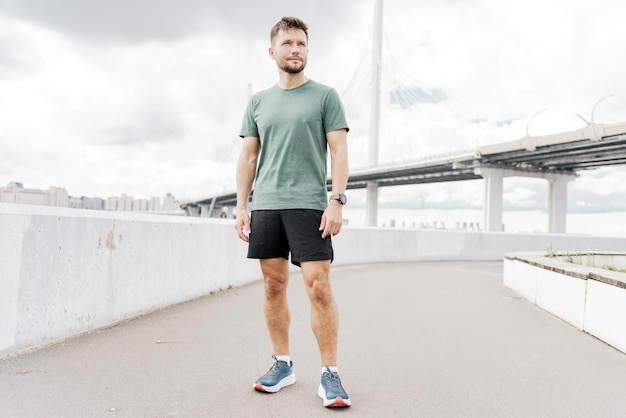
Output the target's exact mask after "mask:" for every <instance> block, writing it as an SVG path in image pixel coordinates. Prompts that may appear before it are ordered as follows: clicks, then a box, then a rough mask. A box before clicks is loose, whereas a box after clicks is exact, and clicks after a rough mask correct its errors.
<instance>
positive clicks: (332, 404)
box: [317, 367, 352, 408]
mask: <svg viewBox="0 0 626 418" xmlns="http://www.w3.org/2000/svg"><path fill="white" fill-rule="evenodd" d="M317 394H318V395H319V396H320V398H322V400H323V401H324V406H325V407H326V408H341V407H346V406H350V405H352V402H350V397H349V396H348V394H347V393H346V391H345V390H343V386H341V379H340V378H339V373H337V372H331V371H330V369H329V368H328V367H326V370H325V371H324V373H322V382H321V383H320V387H319V389H318V390H317Z"/></svg>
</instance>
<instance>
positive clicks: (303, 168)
mask: <svg viewBox="0 0 626 418" xmlns="http://www.w3.org/2000/svg"><path fill="white" fill-rule="evenodd" d="M307 30H308V28H307V25H306V24H305V23H304V22H303V21H301V20H300V19H297V18H294V17H284V18H282V19H281V20H280V21H279V22H278V23H277V24H276V25H274V27H273V28H272V30H271V33H270V41H271V46H270V48H269V55H270V57H271V58H272V59H273V60H274V61H276V66H277V67H278V75H279V80H278V83H277V84H276V85H274V86H273V87H271V88H269V89H267V90H264V91H261V92H259V93H257V94H255V95H254V96H253V97H252V98H251V100H250V102H249V104H248V107H247V109H246V113H245V116H244V119H243V123H242V127H241V132H240V136H241V137H242V138H243V147H242V150H241V155H240V157H239V161H238V163H237V219H236V222H235V229H236V231H237V234H238V236H239V238H240V239H242V240H243V241H245V242H248V243H249V245H248V258H257V259H259V260H260V266H261V272H262V274H263V279H264V282H265V299H264V313H265V319H266V323H267V328H268V331H269V335H270V339H271V342H272V348H273V350H274V355H273V357H274V360H275V362H274V365H273V366H272V367H271V368H270V370H269V371H268V372H267V373H266V374H265V375H263V376H261V377H260V378H259V379H258V380H257V381H256V382H255V384H254V389H256V390H258V391H261V392H270V393H274V392H278V391H279V390H280V389H281V388H283V387H285V386H288V385H291V384H293V383H295V381H296V377H295V374H294V372H293V363H292V361H291V359H290V357H289V324H290V314H289V307H288V303H287V298H286V292H287V285H288V282H289V263H288V257H289V254H291V262H292V263H293V264H295V265H297V266H299V267H300V268H301V271H302V276H303V278H304V284H305V288H306V291H307V294H308V296H309V300H310V301H311V327H312V329H313V333H314V334H315V337H316V339H317V343H318V346H319V349H320V354H321V360H322V377H321V382H320V386H319V388H318V395H319V396H320V397H321V398H322V399H323V403H324V406H326V407H347V406H350V405H351V401H350V398H349V397H348V394H347V393H346V392H345V390H344V389H343V387H342V384H341V380H340V378H339V374H338V371H337V333H338V322H339V320H338V312H337V306H336V304H335V300H334V297H333V293H332V289H331V286H330V281H329V270H330V263H331V262H332V260H333V248H332V243H331V236H332V235H337V234H338V233H339V232H340V231H341V226H342V220H343V216H342V207H343V205H344V204H345V203H346V197H345V194H344V192H345V189H346V183H347V180H348V147H347V140H346V134H347V132H348V125H347V122H346V118H345V114H344V111H343V106H342V104H341V100H340V99H339V96H338V95H337V93H336V91H335V90H334V89H332V88H330V87H327V86H324V85H322V84H319V83H317V82H315V81H313V80H309V79H308V78H307V77H306V76H305V75H304V68H305V67H306V64H307V56H308V32H307ZM327 147H328V149H329V150H330V157H331V177H332V192H331V196H330V199H328V197H327V192H326V177H327V173H326V156H327ZM253 183H254V196H253V199H252V215H251V216H249V215H248V212H247V203H248V199H249V197H250V193H251V191H252V185H253Z"/></svg>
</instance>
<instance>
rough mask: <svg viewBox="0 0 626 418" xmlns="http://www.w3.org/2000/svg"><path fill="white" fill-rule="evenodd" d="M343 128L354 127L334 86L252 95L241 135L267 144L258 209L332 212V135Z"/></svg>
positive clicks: (261, 159) (255, 199) (272, 90)
mask: <svg viewBox="0 0 626 418" xmlns="http://www.w3.org/2000/svg"><path fill="white" fill-rule="evenodd" d="M337 129H346V130H347V129H348V124H347V122H346V117H345V113H344V110H343V105H342V104H341V99H340V98H339V95H338V94H337V92H336V91H335V90H334V89H333V88H331V87H328V86H325V85H323V84H320V83H317V82H315V81H312V80H308V81H307V82H305V83H304V84H302V85H301V86H298V87H296V88H294V89H288V90H285V89H282V88H280V87H278V85H274V86H273V87H270V88H269V89H267V90H264V91H261V92H259V93H257V94H255V95H254V96H252V98H251V99H250V102H249V103H248V107H247V109H246V113H245V116H244V118H243V123H242V125H241V132H240V134H239V135H240V136H241V137H245V136H253V137H257V138H259V140H260V144H261V153H260V155H259V159H258V161H257V172H256V178H255V183H254V195H253V197H252V210H264V209H318V210H324V209H326V206H327V204H328V198H327V191H326V178H327V169H326V158H327V143H326V133H327V132H331V131H334V130H337Z"/></svg>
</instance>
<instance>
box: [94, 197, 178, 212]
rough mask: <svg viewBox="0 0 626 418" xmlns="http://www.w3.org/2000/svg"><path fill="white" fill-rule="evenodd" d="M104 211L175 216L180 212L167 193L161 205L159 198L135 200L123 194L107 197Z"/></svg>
mask: <svg viewBox="0 0 626 418" xmlns="http://www.w3.org/2000/svg"><path fill="white" fill-rule="evenodd" d="M105 209H106V210H110V211H120V212H157V213H168V214H175V213H179V212H181V209H180V206H179V205H178V203H177V202H176V198H175V197H174V196H173V195H172V194H171V193H168V194H167V195H165V198H164V199H163V203H161V198H159V197H152V198H150V199H149V200H147V199H135V198H133V197H132V196H127V195H125V194H123V195H122V196H113V197H109V198H108V199H107V200H106V204H105Z"/></svg>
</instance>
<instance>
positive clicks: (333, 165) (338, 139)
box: [320, 129, 348, 238]
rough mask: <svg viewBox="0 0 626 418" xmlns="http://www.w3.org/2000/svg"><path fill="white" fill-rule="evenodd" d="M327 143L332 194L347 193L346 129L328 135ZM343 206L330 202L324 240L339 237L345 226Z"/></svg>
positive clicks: (325, 217) (323, 221)
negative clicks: (330, 236)
mask: <svg viewBox="0 0 626 418" xmlns="http://www.w3.org/2000/svg"><path fill="white" fill-rule="evenodd" d="M326 141H327V142H328V147H329V149H330V176H331V180H332V193H345V191H346V185H347V184H348V139H347V131H346V130H345V129H337V130H336V131H331V132H328V133H327V134H326ZM342 209H343V205H342V204H341V203H339V202H338V201H337V200H331V201H330V202H328V207H327V208H326V210H325V211H324V214H323V215H322V222H321V224H320V231H322V238H326V236H328V235H337V234H338V233H339V232H341V226H342V225H343V210H342Z"/></svg>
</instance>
